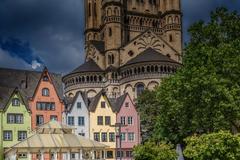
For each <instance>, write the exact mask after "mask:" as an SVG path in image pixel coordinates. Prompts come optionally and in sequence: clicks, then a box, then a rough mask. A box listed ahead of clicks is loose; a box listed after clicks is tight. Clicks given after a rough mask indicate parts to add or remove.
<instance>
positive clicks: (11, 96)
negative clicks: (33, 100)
mask: <svg viewBox="0 0 240 160" xmlns="http://www.w3.org/2000/svg"><path fill="white" fill-rule="evenodd" d="M0 97H1V98H0V110H1V114H0V115H1V129H0V131H1V133H0V135H1V145H0V147H1V148H0V160H3V157H4V156H3V155H4V154H3V153H4V150H6V149H8V148H9V147H11V146H13V145H15V144H17V143H19V142H20V141H22V140H24V139H26V138H27V137H29V136H30V134H31V112H30V109H29V107H28V102H27V99H26V98H25V95H24V93H23V92H21V90H19V89H18V88H15V89H13V88H6V87H0ZM18 158H19V159H26V155H25V154H21V155H18Z"/></svg>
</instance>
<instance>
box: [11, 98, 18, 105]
mask: <svg viewBox="0 0 240 160" xmlns="http://www.w3.org/2000/svg"><path fill="white" fill-rule="evenodd" d="M12 106H20V100H19V99H18V98H14V99H13V100H12Z"/></svg>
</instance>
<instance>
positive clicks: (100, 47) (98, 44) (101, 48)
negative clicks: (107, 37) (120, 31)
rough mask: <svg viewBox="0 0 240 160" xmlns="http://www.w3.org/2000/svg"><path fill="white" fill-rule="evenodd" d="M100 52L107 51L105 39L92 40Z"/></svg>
mask: <svg viewBox="0 0 240 160" xmlns="http://www.w3.org/2000/svg"><path fill="white" fill-rule="evenodd" d="M90 43H91V44H92V45H93V46H94V47H95V48H96V49H97V50H98V51H99V52H100V53H103V52H104V51H105V45H104V41H91V42H90Z"/></svg>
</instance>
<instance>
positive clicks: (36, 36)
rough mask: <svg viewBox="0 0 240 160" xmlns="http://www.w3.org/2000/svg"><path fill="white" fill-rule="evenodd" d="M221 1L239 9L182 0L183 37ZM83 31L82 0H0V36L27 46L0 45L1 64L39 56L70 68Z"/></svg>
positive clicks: (78, 55) (207, 0)
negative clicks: (14, 47) (18, 47)
mask: <svg viewBox="0 0 240 160" xmlns="http://www.w3.org/2000/svg"><path fill="white" fill-rule="evenodd" d="M222 5H224V6H227V8H229V9H231V10H232V9H240V2H239V0H182V8H183V15H184V16H183V18H184V19H183V21H184V23H183V30H184V41H187V39H188V36H187V28H188V27H189V26H190V25H191V24H192V23H193V22H195V21H197V20H200V19H203V20H207V19H208V17H209V13H210V11H212V10H214V9H215V8H216V7H218V6H222ZM83 32H84V8H83V0H1V4H0V39H17V40H19V42H20V43H23V44H24V43H26V44H28V47H27V48H26V49H27V50H24V51H23V53H25V54H22V53H19V52H16V51H14V50H12V49H10V48H8V49H5V50H4V48H3V47H0V67H13V68H24V69H25V68H31V67H32V66H31V65H30V63H31V62H30V61H31V60H32V61H33V60H36V59H40V60H41V63H42V64H43V65H46V66H47V67H48V68H49V69H50V70H51V71H55V72H62V73H66V72H69V71H71V70H72V69H74V68H75V67H77V66H78V65H80V64H81V63H82V62H83V59H84V51H83V48H84V37H83ZM26 51H29V52H26ZM30 51H31V52H30Z"/></svg>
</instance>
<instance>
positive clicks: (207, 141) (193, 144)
mask: <svg viewBox="0 0 240 160" xmlns="http://www.w3.org/2000/svg"><path fill="white" fill-rule="evenodd" d="M185 141H186V144H187V146H186V148H185V150H184V155H185V157H187V158H189V159H192V160H207V159H216V160H218V159H219V160H223V159H224V160H239V159H240V137H239V135H232V134H231V133H230V132H223V131H221V132H219V133H211V134H203V135H202V136H192V137H190V138H187V139H186V140H185Z"/></svg>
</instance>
